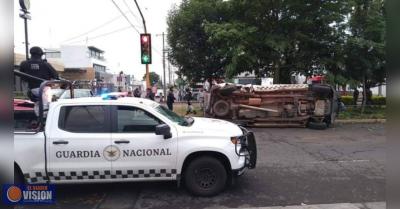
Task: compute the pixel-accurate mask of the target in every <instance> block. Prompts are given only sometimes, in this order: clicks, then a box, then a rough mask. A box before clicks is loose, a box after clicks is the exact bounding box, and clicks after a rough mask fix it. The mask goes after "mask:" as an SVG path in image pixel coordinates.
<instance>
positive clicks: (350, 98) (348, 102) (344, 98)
mask: <svg viewBox="0 0 400 209" xmlns="http://www.w3.org/2000/svg"><path fill="white" fill-rule="evenodd" d="M340 99H341V101H342V102H343V104H344V105H354V102H353V96H342V97H340Z"/></svg>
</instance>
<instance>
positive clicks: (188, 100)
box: [133, 87, 196, 114]
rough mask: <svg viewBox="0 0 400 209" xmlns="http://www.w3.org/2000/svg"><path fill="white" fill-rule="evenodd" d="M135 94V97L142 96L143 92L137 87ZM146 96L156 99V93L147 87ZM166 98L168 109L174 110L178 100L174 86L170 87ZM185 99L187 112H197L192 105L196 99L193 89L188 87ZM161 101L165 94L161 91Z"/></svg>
mask: <svg viewBox="0 0 400 209" xmlns="http://www.w3.org/2000/svg"><path fill="white" fill-rule="evenodd" d="M133 96H134V97H140V96H141V92H140V89H139V88H136V89H135V90H134V92H133ZM145 97H146V98H148V99H150V100H153V101H154V100H155V93H154V92H153V91H152V90H151V89H150V88H147V90H146V96H145ZM166 99H167V101H166V103H167V107H168V109H169V110H171V111H173V109H174V103H175V101H176V100H177V99H176V98H175V94H174V88H173V87H170V88H169V91H168V94H167V98H166ZM183 99H184V100H185V101H186V103H187V110H186V114H190V113H193V114H196V111H195V110H194V108H193V106H192V100H193V99H194V98H193V94H192V91H191V90H190V89H189V88H187V89H186V94H185V96H184V98H183ZM160 102H163V95H162V94H161V93H160Z"/></svg>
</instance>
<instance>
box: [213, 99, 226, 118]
mask: <svg viewBox="0 0 400 209" xmlns="http://www.w3.org/2000/svg"><path fill="white" fill-rule="evenodd" d="M213 110H214V113H215V115H217V116H218V117H224V116H226V115H228V114H229V103H228V102H227V101H225V100H222V99H221V100H218V101H216V102H215V103H214V105H213Z"/></svg>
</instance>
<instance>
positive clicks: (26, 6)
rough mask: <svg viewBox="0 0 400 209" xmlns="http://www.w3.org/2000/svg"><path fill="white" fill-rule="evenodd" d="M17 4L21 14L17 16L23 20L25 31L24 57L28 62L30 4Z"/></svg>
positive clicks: (21, 2) (26, 2)
mask: <svg viewBox="0 0 400 209" xmlns="http://www.w3.org/2000/svg"><path fill="white" fill-rule="evenodd" d="M19 4H20V6H21V11H22V13H21V14H19V17H20V18H22V19H24V29H25V56H26V60H29V42H28V20H30V19H31V16H30V15H29V14H30V13H29V11H28V10H29V8H30V2H29V1H23V0H20V1H19Z"/></svg>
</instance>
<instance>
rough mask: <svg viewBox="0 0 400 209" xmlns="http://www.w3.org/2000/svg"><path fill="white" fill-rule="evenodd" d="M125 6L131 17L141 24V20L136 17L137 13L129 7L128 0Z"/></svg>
mask: <svg viewBox="0 0 400 209" xmlns="http://www.w3.org/2000/svg"><path fill="white" fill-rule="evenodd" d="M123 1H124V4H125V6H126V7H127V8H128V10H129V12H130V13H131V15H132V16H133V17H134V18H135V19H136V22H138V23H141V22H140V20H139V18H138V17H137V16H136V15H135V13H133V12H132V10H131V7H130V6H129V5H128V3H126V0H123Z"/></svg>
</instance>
